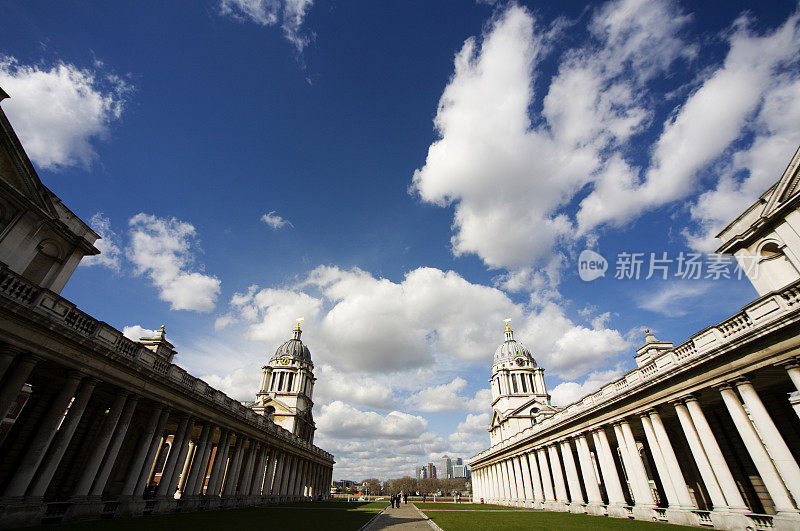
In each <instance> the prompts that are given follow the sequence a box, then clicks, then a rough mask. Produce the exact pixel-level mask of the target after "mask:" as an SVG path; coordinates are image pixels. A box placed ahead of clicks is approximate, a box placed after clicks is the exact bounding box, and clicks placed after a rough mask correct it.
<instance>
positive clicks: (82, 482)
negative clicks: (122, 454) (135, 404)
mask: <svg viewBox="0 0 800 531" xmlns="http://www.w3.org/2000/svg"><path fill="white" fill-rule="evenodd" d="M127 398H128V393H127V392H126V391H120V392H118V393H117V398H116V399H115V400H114V404H113V405H112V406H111V409H110V410H109V411H108V413H106V417H105V419H103V425H102V426H101V428H100V433H99V434H98V435H97V439H96V440H95V443H94V451H93V452H92V453H91V455H90V456H89V459H87V460H86V464H85V465H84V467H83V474H81V477H80V479H79V480H78V484H77V486H76V487H75V490H74V491H73V494H72V495H73V496H87V495H88V494H89V490H90V489H91V488H92V483H94V478H95V477H96V476H97V471H98V470H100V465H101V464H102V461H103V457H104V456H105V455H106V450H107V449H108V445H109V444H110V443H111V438H112V437H113V436H114V429H115V428H116V427H117V422H118V421H119V417H120V416H121V415H122V408H123V407H124V406H125V401H126V400H127Z"/></svg>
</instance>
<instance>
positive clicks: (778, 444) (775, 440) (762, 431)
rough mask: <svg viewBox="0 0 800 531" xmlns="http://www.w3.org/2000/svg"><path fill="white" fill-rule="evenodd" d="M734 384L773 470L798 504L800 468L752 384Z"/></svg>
mask: <svg viewBox="0 0 800 531" xmlns="http://www.w3.org/2000/svg"><path fill="white" fill-rule="evenodd" d="M734 384H735V385H736V389H738V390H739V394H740V395H742V400H744V403H745V405H746V406H747V410H748V411H749V412H750V418H751V419H752V420H753V422H754V423H755V425H756V428H757V429H758V433H759V435H760V436H761V440H762V441H764V446H766V448H767V452H769V455H770V456H771V457H772V461H773V462H774V463H775V468H777V469H778V474H780V476H781V479H782V480H783V482H784V483H785V484H786V487H787V488H788V489H789V492H790V493H791V494H792V496H794V499H795V500H798V503H799V504H800V467H799V466H797V461H795V460H794V456H793V455H792V452H791V451H790V450H789V447H788V446H786V441H784V440H783V437H782V436H781V433H780V432H779V431H778V428H776V427H775V423H774V422H772V418H770V416H769V413H768V412H767V409H766V408H765V407H764V404H763V403H762V402H761V398H759V396H758V393H756V390H755V389H754V388H753V384H751V383H750V381H749V380H747V379H745V378H739V379H737V380H736V381H735V382H734Z"/></svg>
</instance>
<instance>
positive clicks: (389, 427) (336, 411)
mask: <svg viewBox="0 0 800 531" xmlns="http://www.w3.org/2000/svg"><path fill="white" fill-rule="evenodd" d="M316 423H317V428H318V429H319V431H320V434H324V436H325V437H328V438H335V439H392V440H404V439H415V438H417V437H419V436H420V435H421V434H423V433H424V432H425V431H426V430H427V428H428V421H427V420H425V419H424V418H423V417H420V416H416V415H409V414H408V413H403V412H401V411H391V412H389V413H387V414H385V415H381V414H380V413H376V412H374V411H362V410H359V409H356V408H354V407H353V406H350V405H348V404H345V403H344V402H340V401H335V402H331V403H330V404H328V405H326V406H323V407H322V408H321V411H320V413H319V415H318V416H317V419H316Z"/></svg>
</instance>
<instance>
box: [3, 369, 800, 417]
mask: <svg viewBox="0 0 800 531" xmlns="http://www.w3.org/2000/svg"><path fill="white" fill-rule="evenodd" d="M778 366H779V367H783V368H784V369H786V373H787V374H788V375H789V378H791V379H792V383H793V384H794V388H795V389H796V390H797V391H800V364H798V363H797V360H788V361H784V362H782V363H779V364H778ZM0 376H2V372H0ZM792 408H794V412H795V413H797V415H798V416H800V401H794V402H792Z"/></svg>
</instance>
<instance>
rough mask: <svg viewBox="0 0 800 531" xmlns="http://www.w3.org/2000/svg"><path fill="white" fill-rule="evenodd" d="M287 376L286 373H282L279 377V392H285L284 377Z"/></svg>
mask: <svg viewBox="0 0 800 531" xmlns="http://www.w3.org/2000/svg"><path fill="white" fill-rule="evenodd" d="M285 375H286V373H285V372H282V373H281V374H280V376H279V377H278V391H283V377H284V376H285Z"/></svg>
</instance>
